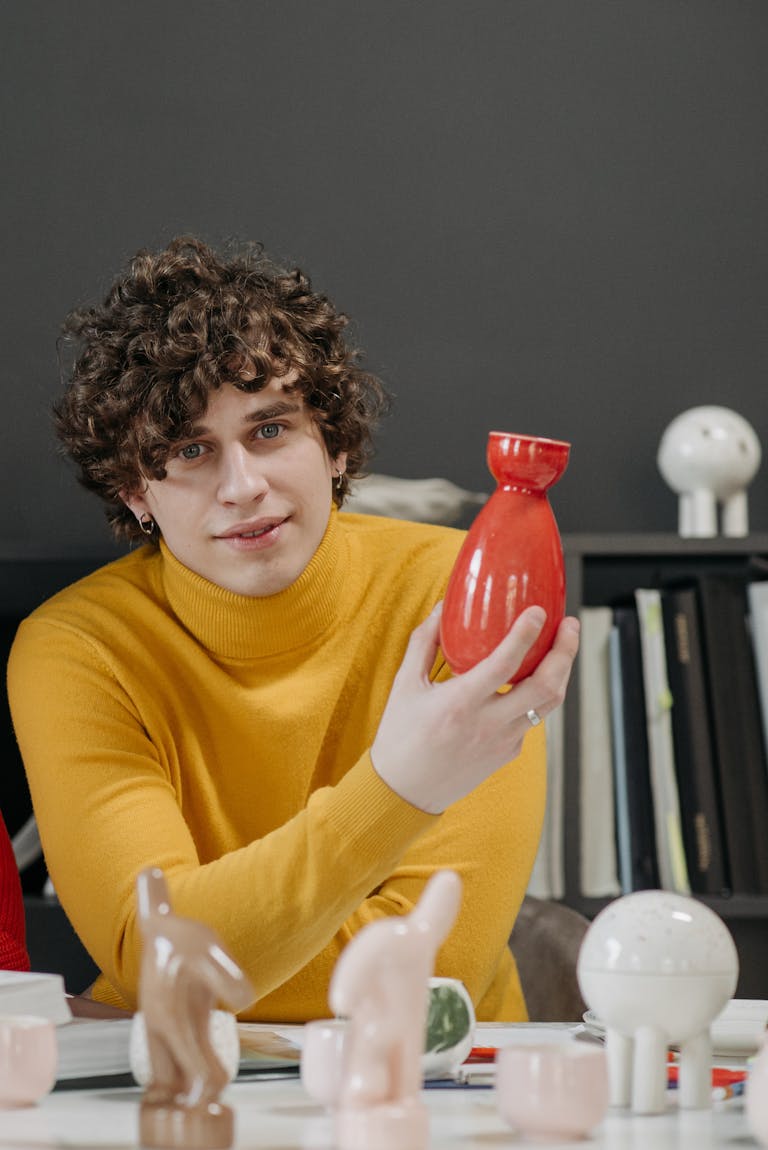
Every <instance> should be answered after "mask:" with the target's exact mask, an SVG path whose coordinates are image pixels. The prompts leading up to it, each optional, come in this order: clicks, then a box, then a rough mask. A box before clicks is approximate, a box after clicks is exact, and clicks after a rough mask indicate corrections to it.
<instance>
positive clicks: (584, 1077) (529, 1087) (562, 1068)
mask: <svg viewBox="0 0 768 1150" xmlns="http://www.w3.org/2000/svg"><path fill="white" fill-rule="evenodd" d="M608 1100H609V1094H608V1064H607V1060H606V1057H605V1051H604V1050H603V1049H602V1047H597V1046H589V1045H587V1044H586V1043H580V1042H575V1041H574V1042H557V1043H547V1044H546V1045H542V1046H533V1045H520V1046H505V1047H503V1048H502V1049H501V1050H500V1051H499V1052H498V1054H497V1055H496V1104H497V1107H498V1110H499V1113H500V1114H501V1116H502V1118H503V1119H504V1120H505V1122H508V1123H509V1125H510V1126H512V1127H513V1128H514V1129H516V1130H519V1131H521V1132H522V1133H523V1134H526V1135H528V1136H529V1137H532V1138H542V1139H545V1138H556V1139H571V1138H583V1137H585V1136H586V1135H587V1134H588V1133H589V1131H590V1130H592V1129H593V1127H595V1126H597V1124H598V1122H600V1121H601V1120H602V1119H603V1118H604V1117H605V1113H606V1111H607V1109H608Z"/></svg>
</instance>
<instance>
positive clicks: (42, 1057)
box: [0, 1014, 58, 1108]
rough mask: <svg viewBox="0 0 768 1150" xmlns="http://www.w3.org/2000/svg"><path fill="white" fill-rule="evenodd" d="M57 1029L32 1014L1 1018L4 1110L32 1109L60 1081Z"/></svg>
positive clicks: (0, 1100)
mask: <svg viewBox="0 0 768 1150" xmlns="http://www.w3.org/2000/svg"><path fill="white" fill-rule="evenodd" d="M57 1066H58V1046H57V1043H56V1028H55V1026H54V1025H53V1023H52V1022H50V1021H49V1020H48V1019H47V1018H38V1017H37V1016H36V1015H32V1014H18V1015H11V1014H5V1015H0V1107H4V1108H10V1107H16V1106H31V1105H33V1103H35V1102H39V1101H40V1099H41V1098H43V1097H44V1096H45V1095H46V1094H47V1093H48V1091H49V1090H50V1089H51V1088H52V1087H53V1084H54V1082H55V1081H56V1069H57Z"/></svg>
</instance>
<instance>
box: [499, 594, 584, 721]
mask: <svg viewBox="0 0 768 1150" xmlns="http://www.w3.org/2000/svg"><path fill="white" fill-rule="evenodd" d="M579 631H580V626H579V621H578V619H575V618H573V616H570V615H568V616H566V617H565V619H563V621H562V622H561V624H560V626H559V627H558V629H557V633H556V635H555V640H554V643H553V644H552V647H551V648H550V650H549V651H548V652H547V654H546V655H545V656H544V658H543V659H542V660H541V662H540V663H539V665H538V667H537V668H536V670H535V671H534V672H533V673H532V674H531V675H529V676H528V678H527V679H524V680H523V681H522V682H520V683H518V684H517V685H516V687H515V688H514V690H512V691H510V692H509V694H507V695H499V696H498V699H499V705H500V706H501V705H503V706H504V707H505V709H506V710H507V711H508V712H509V713H510V721H514V720H515V719H517V718H519V717H520V716H521V715H523V716H527V712H528V711H529V710H531V711H535V712H536V714H538V715H540V716H541V717H542V718H544V717H546V715H548V714H549V712H550V711H554V710H555V708H557V707H559V706H560V704H561V703H562V702H563V700H564V698H565V691H566V688H567V686H568V680H569V679H570V677H571V671H572V670H573V663H574V660H575V658H576V655H577V654H578V650H579Z"/></svg>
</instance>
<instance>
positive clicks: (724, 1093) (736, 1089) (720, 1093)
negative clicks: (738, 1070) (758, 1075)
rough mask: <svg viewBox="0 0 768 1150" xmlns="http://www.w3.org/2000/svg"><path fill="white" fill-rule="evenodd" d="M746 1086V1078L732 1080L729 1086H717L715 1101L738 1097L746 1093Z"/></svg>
mask: <svg viewBox="0 0 768 1150" xmlns="http://www.w3.org/2000/svg"><path fill="white" fill-rule="evenodd" d="M746 1086H747V1080H746V1078H742V1079H741V1081H740V1082H731V1083H729V1084H728V1085H727V1086H715V1087H714V1089H713V1091H712V1099H713V1101H714V1102H725V1101H726V1100H727V1099H728V1098H738V1097H739V1096H740V1095H742V1094H743V1093H744V1091H745V1089H746Z"/></svg>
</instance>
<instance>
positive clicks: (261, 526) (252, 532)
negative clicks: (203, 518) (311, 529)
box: [216, 516, 288, 539]
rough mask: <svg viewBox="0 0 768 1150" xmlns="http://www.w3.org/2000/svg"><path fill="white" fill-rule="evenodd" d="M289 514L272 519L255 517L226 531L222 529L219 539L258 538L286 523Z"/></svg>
mask: <svg viewBox="0 0 768 1150" xmlns="http://www.w3.org/2000/svg"><path fill="white" fill-rule="evenodd" d="M287 518H288V516H283V517H275V518H270V519H254V520H251V521H250V522H248V523H238V524H236V526H234V527H230V528H228V529H227V530H226V531H220V532H219V533H218V534H217V535H216V538H217V539H258V538H259V537H260V536H262V535H266V534H267V533H268V532H269V531H274V529H275V528H276V527H279V526H280V525H281V524H283V523H285V522H286V520H287Z"/></svg>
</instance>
